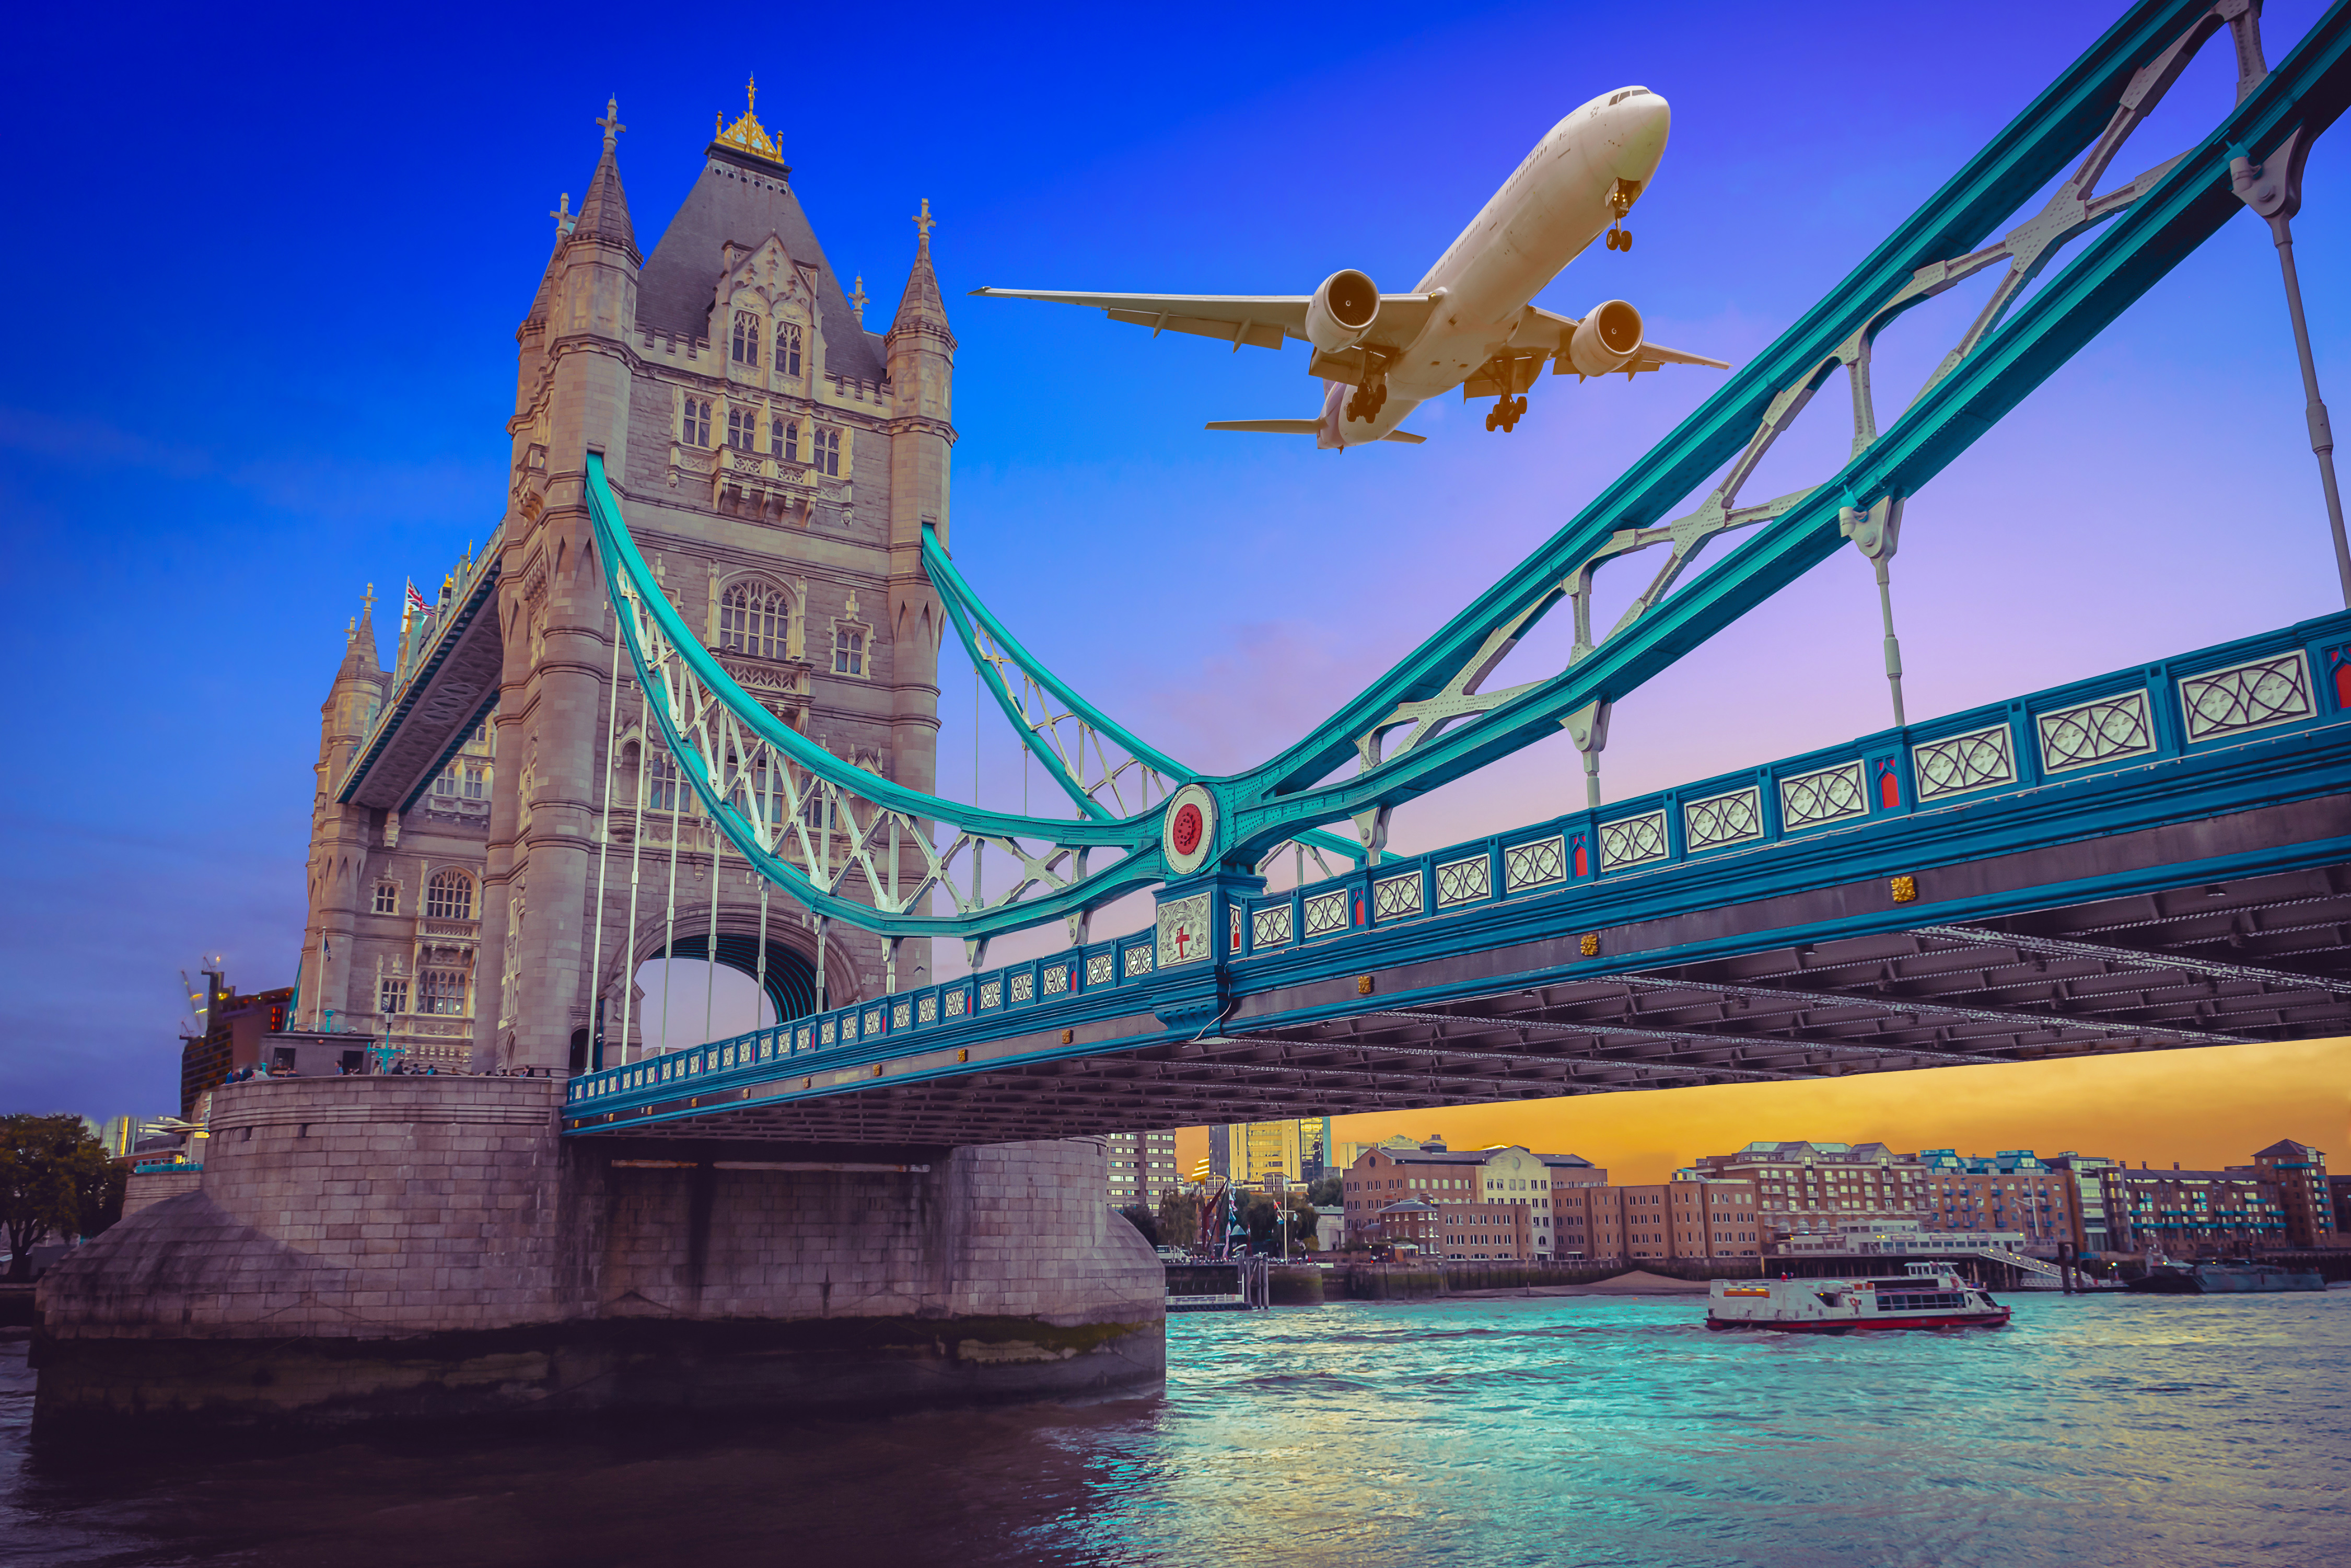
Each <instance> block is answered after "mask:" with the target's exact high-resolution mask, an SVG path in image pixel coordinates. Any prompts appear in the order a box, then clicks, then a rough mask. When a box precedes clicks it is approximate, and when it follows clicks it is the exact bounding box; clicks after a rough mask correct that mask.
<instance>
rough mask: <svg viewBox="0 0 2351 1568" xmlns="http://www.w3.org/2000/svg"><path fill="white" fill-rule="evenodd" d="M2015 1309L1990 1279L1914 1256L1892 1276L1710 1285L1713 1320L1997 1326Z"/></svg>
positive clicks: (1762, 1324) (1811, 1328)
mask: <svg viewBox="0 0 2351 1568" xmlns="http://www.w3.org/2000/svg"><path fill="white" fill-rule="evenodd" d="M2008 1314H2009V1309H2008V1308H2006V1307H2003V1306H2001V1304H2000V1303H1999V1302H1998V1301H1993V1300H1992V1299H1991V1292H1990V1291H1986V1290H1984V1289H1983V1287H1982V1286H1980V1285H1977V1284H1975V1283H1973V1282H1971V1281H1967V1280H1963V1279H1961V1278H1960V1277H1959V1275H1957V1274H1953V1273H1950V1272H1949V1271H1947V1270H1943V1269H1942V1268H1940V1267H1939V1266H1938V1265H1935V1264H1917V1263H1914V1264H1912V1265H1910V1271H1909V1272H1907V1273H1905V1274H1901V1275H1896V1276H1891V1277H1880V1278H1864V1279H1850V1280H1788V1279H1781V1280H1717V1281H1714V1283H1713V1285H1712V1286H1711V1288H1709V1290H1708V1292H1707V1313H1706V1326H1707V1327H1708V1328H1710V1329H1776V1330H1780V1331H1782V1332H1784V1333H1854V1332H1855V1331H1856V1330H1871V1329H1958V1328H1986V1329H1996V1328H2000V1327H2002V1326H2003V1325H2005V1324H2006V1323H2007V1322H2008Z"/></svg>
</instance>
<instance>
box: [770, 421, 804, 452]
mask: <svg viewBox="0 0 2351 1568" xmlns="http://www.w3.org/2000/svg"><path fill="white" fill-rule="evenodd" d="M799 449H800V427H799V425H797V424H793V423H790V422H789V421H787V420H781V419H778V420H776V421H774V422H773V423H770V424H769V425H768V451H770V452H772V453H774V454H775V455H777V456H778V457H781V458H783V459H784V460H785V461H786V462H798V461H799Z"/></svg>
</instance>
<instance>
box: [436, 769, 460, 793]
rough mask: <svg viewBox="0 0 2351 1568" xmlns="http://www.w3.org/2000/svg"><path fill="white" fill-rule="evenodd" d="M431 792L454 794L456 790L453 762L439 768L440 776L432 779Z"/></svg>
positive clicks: (455, 773)
mask: <svg viewBox="0 0 2351 1568" xmlns="http://www.w3.org/2000/svg"><path fill="white" fill-rule="evenodd" d="M433 792H434V794H435V795H455V793H456V792H457V765H456V764H455V763H454V762H452V763H451V764H449V766H448V767H446V768H443V769H441V777H440V778H438V779H434V780H433Z"/></svg>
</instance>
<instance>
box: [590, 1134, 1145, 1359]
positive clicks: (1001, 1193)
mask: <svg viewBox="0 0 2351 1568" xmlns="http://www.w3.org/2000/svg"><path fill="white" fill-rule="evenodd" d="M583 1153H584V1155H585V1157H586V1158H588V1159H589V1160H590V1162H591V1164H592V1165H593V1166H598V1167H601V1169H598V1170H594V1171H591V1172H587V1173H582V1179H584V1180H587V1181H590V1182H593V1181H597V1180H599V1179H601V1184H602V1186H603V1197H604V1204H603V1210H604V1216H605V1218H604V1220H603V1225H602V1246H601V1252H600V1257H599V1262H600V1270H599V1278H598V1280H597V1281H596V1292H597V1295H598V1298H599V1301H598V1311H599V1312H600V1313H601V1315H607V1316H615V1317H626V1316H634V1315H657V1316H662V1317H669V1316H674V1315H679V1314H685V1315H692V1316H696V1317H705V1318H730V1317H753V1318H762V1317H764V1318H801V1317H858V1316H904V1315H908V1314H914V1315H920V1316H971V1315H1003V1314H1010V1315H1019V1316H1036V1317H1040V1318H1042V1319H1045V1320H1047V1321H1050V1322H1056V1323H1063V1324H1071V1323H1080V1322H1092V1321H1097V1320H1100V1319H1105V1318H1116V1317H1121V1316H1124V1317H1129V1318H1131V1317H1133V1316H1134V1305H1135V1301H1136V1299H1137V1296H1138V1293H1140V1294H1142V1295H1144V1297H1145V1298H1146V1299H1148V1298H1149V1297H1150V1296H1152V1295H1155V1294H1156V1293H1158V1292H1159V1291H1160V1289H1161V1287H1160V1270H1159V1265H1158V1261H1157V1260H1156V1259H1155V1256H1154V1255H1153V1253H1152V1251H1151V1249H1150V1248H1149V1246H1148V1245H1147V1244H1145V1243H1144V1240H1143V1239H1142V1237H1141V1235H1140V1234H1139V1233H1137V1232H1136V1230H1135V1229H1134V1227H1133V1226H1131V1225H1129V1224H1127V1223H1126V1221H1125V1220H1123V1219H1122V1218H1119V1217H1118V1216H1116V1215H1115V1214H1113V1213H1112V1212H1111V1211H1110V1210H1109V1208H1108V1207H1106V1206H1105V1205H1104V1204H1103V1203H1102V1190H1103V1186H1104V1183H1105V1181H1106V1179H1107V1165H1106V1155H1104V1152H1103V1146H1102V1140H1100V1139H1098V1138H1091V1139H1073V1140H1071V1141H1068V1142H1062V1143H1040V1144H1009V1145H998V1146H995V1147H988V1148H970V1149H957V1150H955V1151H953V1152H952V1153H950V1154H948V1155H943V1156H941V1157H940V1158H939V1159H938V1160H936V1161H935V1162H934V1163H932V1164H931V1165H930V1166H929V1167H928V1168H927V1169H922V1170H903V1171H899V1170H863V1171H860V1170H823V1169H810V1168H799V1169H794V1168H789V1163H787V1162H778V1161H774V1160H762V1159H760V1158H758V1150H757V1148H756V1146H754V1147H751V1148H740V1147H737V1148H731V1149H729V1148H722V1149H719V1150H717V1151H716V1152H715V1153H711V1154H706V1155H705V1157H704V1158H703V1159H700V1160H692V1161H688V1160H677V1161H674V1163H673V1162H656V1161H644V1162H643V1163H637V1162H635V1161H632V1156H631V1150H630V1145H628V1144H625V1143H619V1142H616V1143H614V1144H611V1145H593V1144H590V1145H586V1146H585V1148H584V1150H583ZM615 1162H618V1163H615ZM704 1216H706V1219H704V1218H698V1217H704ZM1138 1281H1140V1285H1139V1284H1138ZM1150 1315H1154V1316H1155V1315H1156V1312H1153V1313H1152V1314H1150Z"/></svg>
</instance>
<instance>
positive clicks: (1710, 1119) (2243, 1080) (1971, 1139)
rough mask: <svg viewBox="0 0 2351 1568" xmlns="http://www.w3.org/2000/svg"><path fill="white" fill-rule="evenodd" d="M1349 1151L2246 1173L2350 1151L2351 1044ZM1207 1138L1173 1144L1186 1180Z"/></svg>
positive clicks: (1511, 1113) (1566, 1108) (1562, 1113)
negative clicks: (1931, 1160) (1887, 1154)
mask: <svg viewBox="0 0 2351 1568" xmlns="http://www.w3.org/2000/svg"><path fill="white" fill-rule="evenodd" d="M1334 1131H1335V1133H1336V1135H1337V1137H1338V1139H1339V1141H1341V1142H1343V1143H1344V1142H1365V1141H1369V1140H1373V1139H1378V1138H1384V1137H1387V1136H1388V1135H1390V1134H1395V1133H1406V1134H1412V1135H1414V1136H1416V1137H1425V1136H1426V1135H1427V1134H1431V1133H1440V1134H1444V1136H1445V1138H1446V1141H1447V1143H1449V1144H1451V1145H1453V1146H1454V1147H1455V1148H1481V1147H1484V1146H1486V1145H1489V1144H1520V1145H1526V1146H1527V1147H1529V1148H1533V1149H1539V1150H1543V1151H1547V1152H1555V1153H1563V1154H1575V1155H1583V1157H1584V1158H1585V1159H1588V1160H1590V1161H1592V1162H1593V1164H1594V1165H1597V1166H1604V1167H1605V1168H1606V1169H1607V1171H1608V1173H1609V1176H1610V1179H1611V1180H1613V1181H1617V1182H1655V1181H1664V1180H1667V1178H1668V1177H1670V1176H1672V1175H1673V1173H1674V1171H1675V1170H1676V1169H1677V1168H1678V1167H1680V1166H1687V1165H1688V1164H1689V1163H1690V1162H1691V1161H1692V1160H1694V1159H1696V1158H1697V1157H1698V1155H1709V1154H1725V1153H1728V1152H1729V1151H1731V1150H1733V1149H1736V1148H1739V1147H1740V1146H1741V1145H1745V1144H1749V1143H1751V1142H1754V1141H1755V1140H1757V1139H1779V1140H1793V1139H1798V1138H1806V1139H1813V1140H1816V1141H1827V1142H1833V1143H1847V1144H1854V1143H1862V1142H1865V1141H1867V1140H1871V1139H1876V1140H1878V1141H1881V1142H1883V1143H1886V1144H1887V1145H1891V1146H1892V1147H1893V1148H1895V1149H1896V1150H1897V1151H1898V1152H1901V1153H1904V1154H1909V1153H1915V1152H1916V1151H1917V1150H1919V1149H1922V1148H1928V1149H1957V1150H1959V1152H1960V1153H1961V1154H1991V1153H1993V1152H1994V1151H1996V1150H2000V1149H2032V1150H2036V1151H2038V1152H2040V1153H2043V1154H2053V1153H2056V1152H2057V1151H2059V1150H2062V1149H2078V1150H2080V1151H2082V1152H2083V1153H2085V1154H2094V1155H2109V1156H2111V1157H2113V1158H2116V1159H2121V1160H2127V1161H2129V1162H2130V1163H2131V1164H2133V1165H2137V1164H2138V1163H2139V1162H2140V1161H2142V1160H2143V1161H2145V1162H2147V1164H2148V1165H2150V1166H2168V1165H2170V1164H2171V1163H2172V1162H2173V1161H2175V1160H2177V1161H2178V1162H2179V1164H2181V1165H2182V1166H2188V1167H2189V1168H2190V1169H2198V1168H2207V1169H2218V1168H2220V1167H2222V1166H2232V1165H2243V1164H2245V1163H2247V1162H2248V1161H2250V1160H2251V1159H2252V1153H2253V1151H2254V1150H2255V1149H2258V1148H2261V1147H2262V1146H2263V1145H2268V1144H2271V1143H2273V1142H2275V1141H2276V1140H2277V1139H2279V1138H2294V1139H2298V1140H2300V1141H2301V1142H2303V1143H2306V1144H2310V1145H2315V1146H2316V1147H2319V1148H2322V1149H2328V1150H2332V1151H2335V1153H2336V1154H2337V1155H2338V1164H2337V1168H2340V1163H2339V1159H2340V1156H2342V1155H2345V1154H2346V1153H2351V1039H2335V1040H2296V1041H2291V1042H2287V1043H2283V1044H2264V1045H2232V1046H2220V1047H2216V1048H2212V1049H2210V1050H2202V1051H2159V1052H2158V1051H2150V1052H2147V1053H2145V1054H2143V1055H2132V1056H2127V1057H2103V1058H2097V1057H2084V1058H2076V1059H2073V1060H2069V1061H2033V1062H2017V1063H2012V1064H2005V1065H1999V1066H1990V1065H1988V1066H1983V1067H1944V1068H1934V1069H1930V1070H1927V1071H1917V1072H1882V1073H1868V1074H1865V1075H1862V1076H1859V1077H1854V1078H1845V1079H1834V1080H1824V1081H1816V1082H1802V1083H1741V1084H1725V1085H1720V1086H1711V1087H1707V1088H1698V1089H1675V1090H1666V1091H1660V1092H1654V1093H1649V1092H1644V1093H1623V1094H1585V1095H1577V1096H1574V1097H1573V1098H1566V1099H1552V1100H1538V1101H1531V1102H1524V1103H1515V1104H1499V1105H1471V1106H1463V1107H1459V1108H1457V1109H1453V1110H1437V1111H1395V1112H1384V1113H1379V1114H1377V1115H1368V1116H1343V1117H1341V1118H1339V1120H1338V1123H1337V1125H1336V1127H1335V1128H1334ZM1207 1149H1208V1138H1207V1129H1205V1128H1200V1127H1192V1128H1186V1130H1185V1131H1184V1132H1182V1133H1180V1134H1177V1136H1176V1140H1175V1150H1176V1158H1177V1163H1178V1165H1179V1166H1181V1168H1183V1169H1185V1170H1186V1171H1188V1170H1190V1169H1191V1168H1192V1166H1194V1165H1195V1164H1196V1163H1197V1162H1198V1161H1199V1160H1201V1159H1203V1158H1205V1157H1207Z"/></svg>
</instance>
